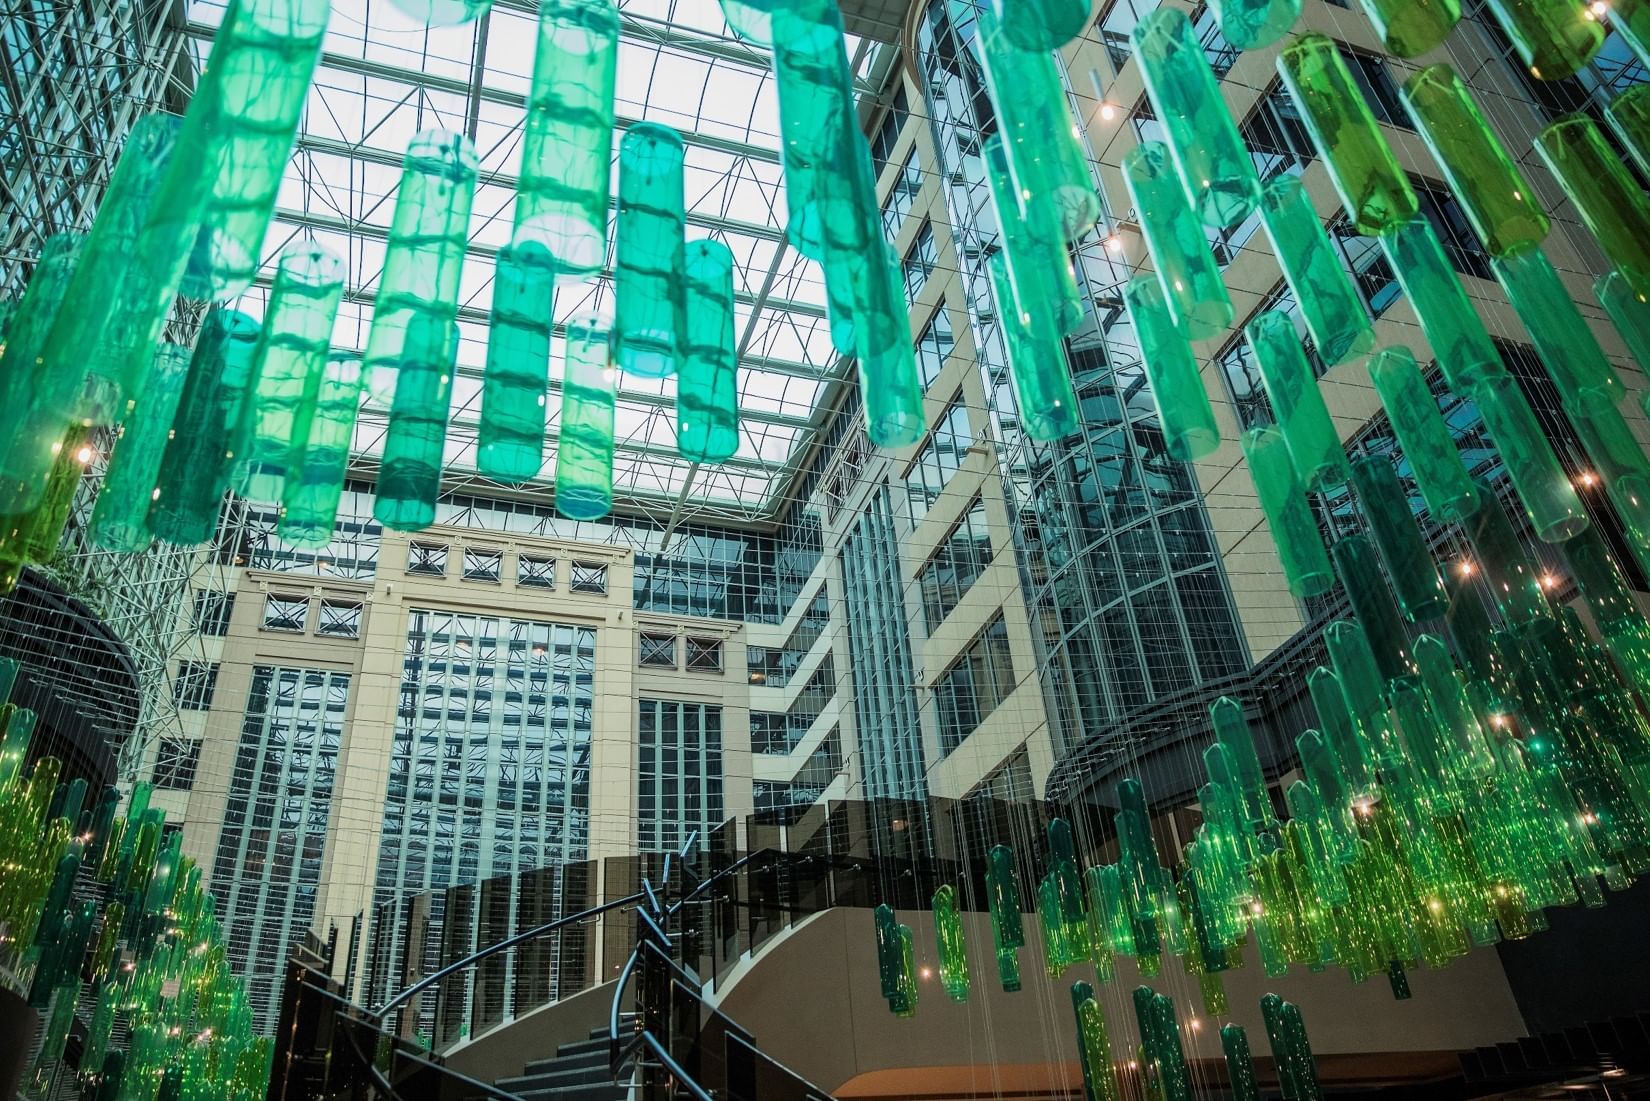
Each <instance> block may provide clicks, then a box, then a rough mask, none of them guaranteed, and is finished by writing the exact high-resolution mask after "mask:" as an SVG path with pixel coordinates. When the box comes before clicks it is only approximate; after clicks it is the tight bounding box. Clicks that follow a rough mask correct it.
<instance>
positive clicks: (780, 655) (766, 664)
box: [745, 585, 831, 688]
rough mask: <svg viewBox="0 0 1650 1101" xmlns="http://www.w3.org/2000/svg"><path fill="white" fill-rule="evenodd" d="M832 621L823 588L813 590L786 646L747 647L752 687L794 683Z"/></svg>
mask: <svg viewBox="0 0 1650 1101" xmlns="http://www.w3.org/2000/svg"><path fill="white" fill-rule="evenodd" d="M830 621H831V601H830V596H829V594H828V593H827V592H826V590H825V586H824V585H820V586H819V587H818V588H817V589H815V590H814V595H813V599H812V600H811V601H809V602H808V606H807V610H806V611H804V612H803V613H802V619H801V621H800V622H799V623H797V625H796V627H795V629H794V630H792V631H791V637H790V638H788V639H786V640H785V645H784V646H779V647H775V646H746V647H745V659H746V667H747V669H748V670H749V673H750V682H751V683H752V684H765V685H767V686H768V687H770V688H783V687H785V686H786V685H787V684H789V683H790V682H791V677H793V676H795V675H796V671H797V669H799V668H800V667H801V666H802V662H803V659H805V658H806V657H807V656H808V653H809V651H811V650H812V649H813V647H814V643H815V642H817V641H818V640H819V636H820V633H821V632H822V631H823V630H824V629H825V626H826V624H828V623H830Z"/></svg>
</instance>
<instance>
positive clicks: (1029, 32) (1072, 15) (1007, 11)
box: [991, 0, 1089, 53]
mask: <svg viewBox="0 0 1650 1101" xmlns="http://www.w3.org/2000/svg"><path fill="white" fill-rule="evenodd" d="M991 16H992V18H993V19H994V20H995V21H996V22H997V24H998V25H999V26H1001V27H1002V32H1001V33H1002V35H1003V37H1004V39H1006V40H1007V43H1008V45H1009V46H1011V47H1013V48H1014V49H1016V50H1023V51H1026V52H1028V53H1030V52H1042V53H1046V52H1048V51H1049V50H1058V49H1059V48H1060V47H1061V46H1064V45H1065V44H1066V43H1067V42H1070V41H1071V40H1072V39H1074V38H1076V37H1077V36H1078V35H1080V34H1082V33H1083V29H1084V28H1085V27H1087V26H1088V22H1089V3H1088V0H1026V2H1024V3H1016V2H1014V0H992V2H991Z"/></svg>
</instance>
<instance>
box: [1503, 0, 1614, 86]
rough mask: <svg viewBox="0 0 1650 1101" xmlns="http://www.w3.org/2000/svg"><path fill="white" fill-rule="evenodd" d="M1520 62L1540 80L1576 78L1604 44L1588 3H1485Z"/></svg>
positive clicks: (1571, 0)
mask: <svg viewBox="0 0 1650 1101" xmlns="http://www.w3.org/2000/svg"><path fill="white" fill-rule="evenodd" d="M1484 6H1485V7H1486V8H1488V9H1489V12H1490V14H1491V15H1492V16H1494V17H1495V21H1496V22H1497V23H1500V24H1501V29H1502V30H1504V31H1506V32H1507V37H1508V38H1509V39H1511V41H1512V45H1513V49H1514V50H1515V51H1516V52H1517V54H1518V59H1519V60H1520V61H1522V62H1523V63H1524V67H1525V68H1527V69H1529V71H1530V75H1531V76H1534V77H1535V78H1536V79H1537V80H1562V79H1563V78H1565V77H1569V76H1574V75H1575V74H1576V73H1577V72H1578V71H1579V70H1580V69H1582V68H1583V67H1585V66H1586V64H1587V63H1588V62H1589V61H1591V60H1592V59H1593V55H1594V54H1596V53H1598V48H1599V47H1600V46H1602V45H1603V44H1604V28H1603V27H1601V26H1599V20H1598V18H1597V17H1596V16H1594V15H1593V13H1592V12H1590V11H1588V9H1587V4H1586V3H1585V0H1485V3H1484Z"/></svg>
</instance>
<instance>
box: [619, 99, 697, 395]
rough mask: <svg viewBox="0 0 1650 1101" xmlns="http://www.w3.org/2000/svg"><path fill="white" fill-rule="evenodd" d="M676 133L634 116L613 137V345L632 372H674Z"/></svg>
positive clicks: (679, 248) (680, 314)
mask: <svg viewBox="0 0 1650 1101" xmlns="http://www.w3.org/2000/svg"><path fill="white" fill-rule="evenodd" d="M682 157H683V147H682V137H681V135H680V134H678V133H677V132H676V131H675V130H672V129H671V128H670V127H668V126H660V125H659V124H657V123H651V122H644V123H638V124H637V125H635V126H633V127H631V128H630V129H629V130H627V131H626V132H625V135H624V137H623V138H622V139H621V140H620V142H619V212H618V218H617V221H616V222H615V228H614V250H613V301H614V321H613V337H614V347H615V350H616V353H617V357H618V364H619V368H620V370H623V371H625V372H627V373H629V374H633V375H636V376H638V377H640V378H665V377H668V376H670V375H674V374H675V373H676V369H677V366H678V364H679V361H680V357H681V345H682V336H683V329H684V327H685V322H686V318H685V312H684V311H685V309H686V299H685V297H684V280H683V275H684V271H683V261H684V254H683V249H684V247H685V245H684V239H683V232H684V230H685V228H686V225H687V214H686V211H685V208H684V206H683V193H682V179H683V176H682V173H683V167H682Z"/></svg>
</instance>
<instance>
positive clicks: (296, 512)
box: [276, 352, 366, 548]
mask: <svg viewBox="0 0 1650 1101" xmlns="http://www.w3.org/2000/svg"><path fill="white" fill-rule="evenodd" d="M365 381H366V373H365V371H363V369H362V367H361V360H360V358H359V357H358V356H356V355H354V354H352V353H347V352H334V353H331V354H329V355H328V356H327V362H326V367H325V368H324V369H323V370H322V372H321V386H320V388H319V389H318V390H317V391H316V393H315V414H314V416H313V417H311V418H310V422H309V432H308V434H307V435H306V437H305V440H304V449H303V450H302V451H301V452H299V453H298V454H297V455H295V456H294V457H293V461H292V466H291V473H290V474H288V476H287V479H286V485H285V488H284V489H282V491H281V519H280V523H279V524H277V526H276V531H277V532H278V533H279V534H280V536H281V538H282V539H283V540H285V541H286V542H288V543H291V544H292V545H293V546H295V547H305V548H318V547H324V546H326V545H327V544H328V543H329V542H331V541H332V535H333V530H334V526H335V524H336V521H337V518H338V501H339V499H340V498H341V497H342V496H343V493H344V478H345V476H346V475H347V473H348V472H349V457H350V448H351V445H352V444H353V443H354V440H355V418H356V415H357V414H358V413H359V412H360V409H361V391H362V385H363V383H365Z"/></svg>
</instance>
